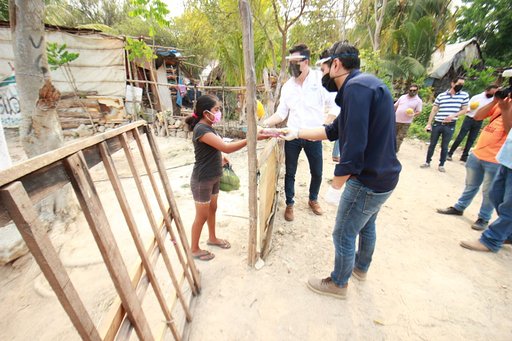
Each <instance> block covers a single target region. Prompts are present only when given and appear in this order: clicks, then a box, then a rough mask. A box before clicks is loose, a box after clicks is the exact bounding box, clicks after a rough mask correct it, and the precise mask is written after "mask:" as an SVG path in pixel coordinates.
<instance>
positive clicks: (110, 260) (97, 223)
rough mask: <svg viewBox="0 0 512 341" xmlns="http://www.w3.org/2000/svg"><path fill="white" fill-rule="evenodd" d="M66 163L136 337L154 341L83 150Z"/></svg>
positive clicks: (68, 158)
mask: <svg viewBox="0 0 512 341" xmlns="http://www.w3.org/2000/svg"><path fill="white" fill-rule="evenodd" d="M63 163H64V167H65V168H66V171H67V173H68V176H69V178H70V180H71V184H72V185H73V188H74V190H75V194H76V197H77V198H78V201H79V202H80V206H81V207H82V210H83V212H84V216H85V218H86V219H87V222H88V223H89V227H90V229H91V232H92V234H93V236H94V239H95V240H96V244H97V245H98V248H99V250H100V252H101V256H102V257H103V260H104V261H105V265H106V266H107V269H108V272H109V274H110V277H111V278H112V282H113V283H114V286H115V288H116V290H117V293H118V294H119V297H120V298H121V301H122V302H123V306H124V308H125V309H126V313H127V314H128V317H129V319H130V322H131V323H132V325H133V327H134V328H135V331H136V333H137V336H138V337H139V339H141V340H154V338H153V335H152V333H151V329H150V328H149V324H148V321H147V319H146V316H145V315H144V311H143V310H142V306H141V302H140V301H139V299H138V298H137V294H136V292H135V289H134V288H133V287H132V286H131V280H130V276H129V275H128V271H127V270H126V265H125V264H124V261H123V257H122V256H121V252H120V250H119V248H118V247H117V244H116V241H115V238H114V235H113V234H112V230H111V228H110V224H109V223H108V219H107V215H106V213H105V210H104V209H103V206H102V204H101V201H100V198H99V196H98V193H97V192H96V188H95V187H94V182H93V181H92V178H91V175H90V173H89V169H88V168H87V164H86V162H85V159H84V156H83V153H82V152H81V151H80V152H78V153H76V154H74V155H71V156H69V157H67V158H66V159H65V160H63Z"/></svg>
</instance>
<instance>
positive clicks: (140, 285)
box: [99, 223, 172, 341]
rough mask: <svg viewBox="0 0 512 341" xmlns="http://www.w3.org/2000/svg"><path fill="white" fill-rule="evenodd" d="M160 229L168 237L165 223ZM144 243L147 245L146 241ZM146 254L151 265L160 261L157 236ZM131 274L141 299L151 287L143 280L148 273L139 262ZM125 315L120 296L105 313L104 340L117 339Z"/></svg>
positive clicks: (101, 329)
mask: <svg viewBox="0 0 512 341" xmlns="http://www.w3.org/2000/svg"><path fill="white" fill-rule="evenodd" d="M159 231H160V235H161V236H162V238H163V239H165V238H166V237H167V230H166V229H165V228H164V225H163V223H161V224H160V227H159ZM144 245H146V243H145V244H144ZM146 254H148V255H149V258H150V260H151V265H152V266H153V267H155V266H156V263H157V261H158V257H159V256H160V251H159V249H158V245H157V243H156V238H155V237H154V236H153V237H152V239H151V242H150V243H149V247H148V248H147V249H146ZM130 274H131V276H130V278H131V280H132V286H133V287H134V288H137V289H136V290H137V296H138V297H139V299H141V298H142V297H143V296H144V294H145V293H146V290H147V288H148V287H149V284H147V282H146V281H143V280H142V278H143V275H146V273H145V271H144V266H143V264H142V263H139V264H137V265H136V266H135V267H134V270H132V271H131V272H130ZM139 293H140V294H139ZM171 310H172V308H171ZM125 315H126V311H125V310H124V308H123V305H122V302H121V300H119V298H117V299H116V300H115V301H114V303H112V305H111V306H110V309H109V311H108V312H107V313H106V314H105V317H104V318H103V320H102V321H103V324H102V327H100V328H99V330H100V335H104V336H103V341H112V340H114V339H115V337H116V335H117V332H118V331H119V327H120V326H121V324H122V323H123V321H124V318H125Z"/></svg>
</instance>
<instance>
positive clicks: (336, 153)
mask: <svg viewBox="0 0 512 341" xmlns="http://www.w3.org/2000/svg"><path fill="white" fill-rule="evenodd" d="M332 157H333V159H334V158H339V157H340V140H336V141H334V146H333V147H332Z"/></svg>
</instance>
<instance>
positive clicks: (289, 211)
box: [284, 204, 294, 221]
mask: <svg viewBox="0 0 512 341" xmlns="http://www.w3.org/2000/svg"><path fill="white" fill-rule="evenodd" d="M293 218H294V217H293V204H291V205H286V210H285V211H284V220H286V221H293Z"/></svg>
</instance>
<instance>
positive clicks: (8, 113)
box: [0, 76, 21, 127]
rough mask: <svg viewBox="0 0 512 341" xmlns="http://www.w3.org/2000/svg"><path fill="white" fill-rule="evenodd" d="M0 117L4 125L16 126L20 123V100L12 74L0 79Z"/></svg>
mask: <svg viewBox="0 0 512 341" xmlns="http://www.w3.org/2000/svg"><path fill="white" fill-rule="evenodd" d="M0 119H1V120H2V125H3V126H4V127H18V126H19V124H20V120H21V113H20V101H19V98H18V91H17V90H16V80H15V79H14V76H9V77H7V78H4V79H2V80H0Z"/></svg>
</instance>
